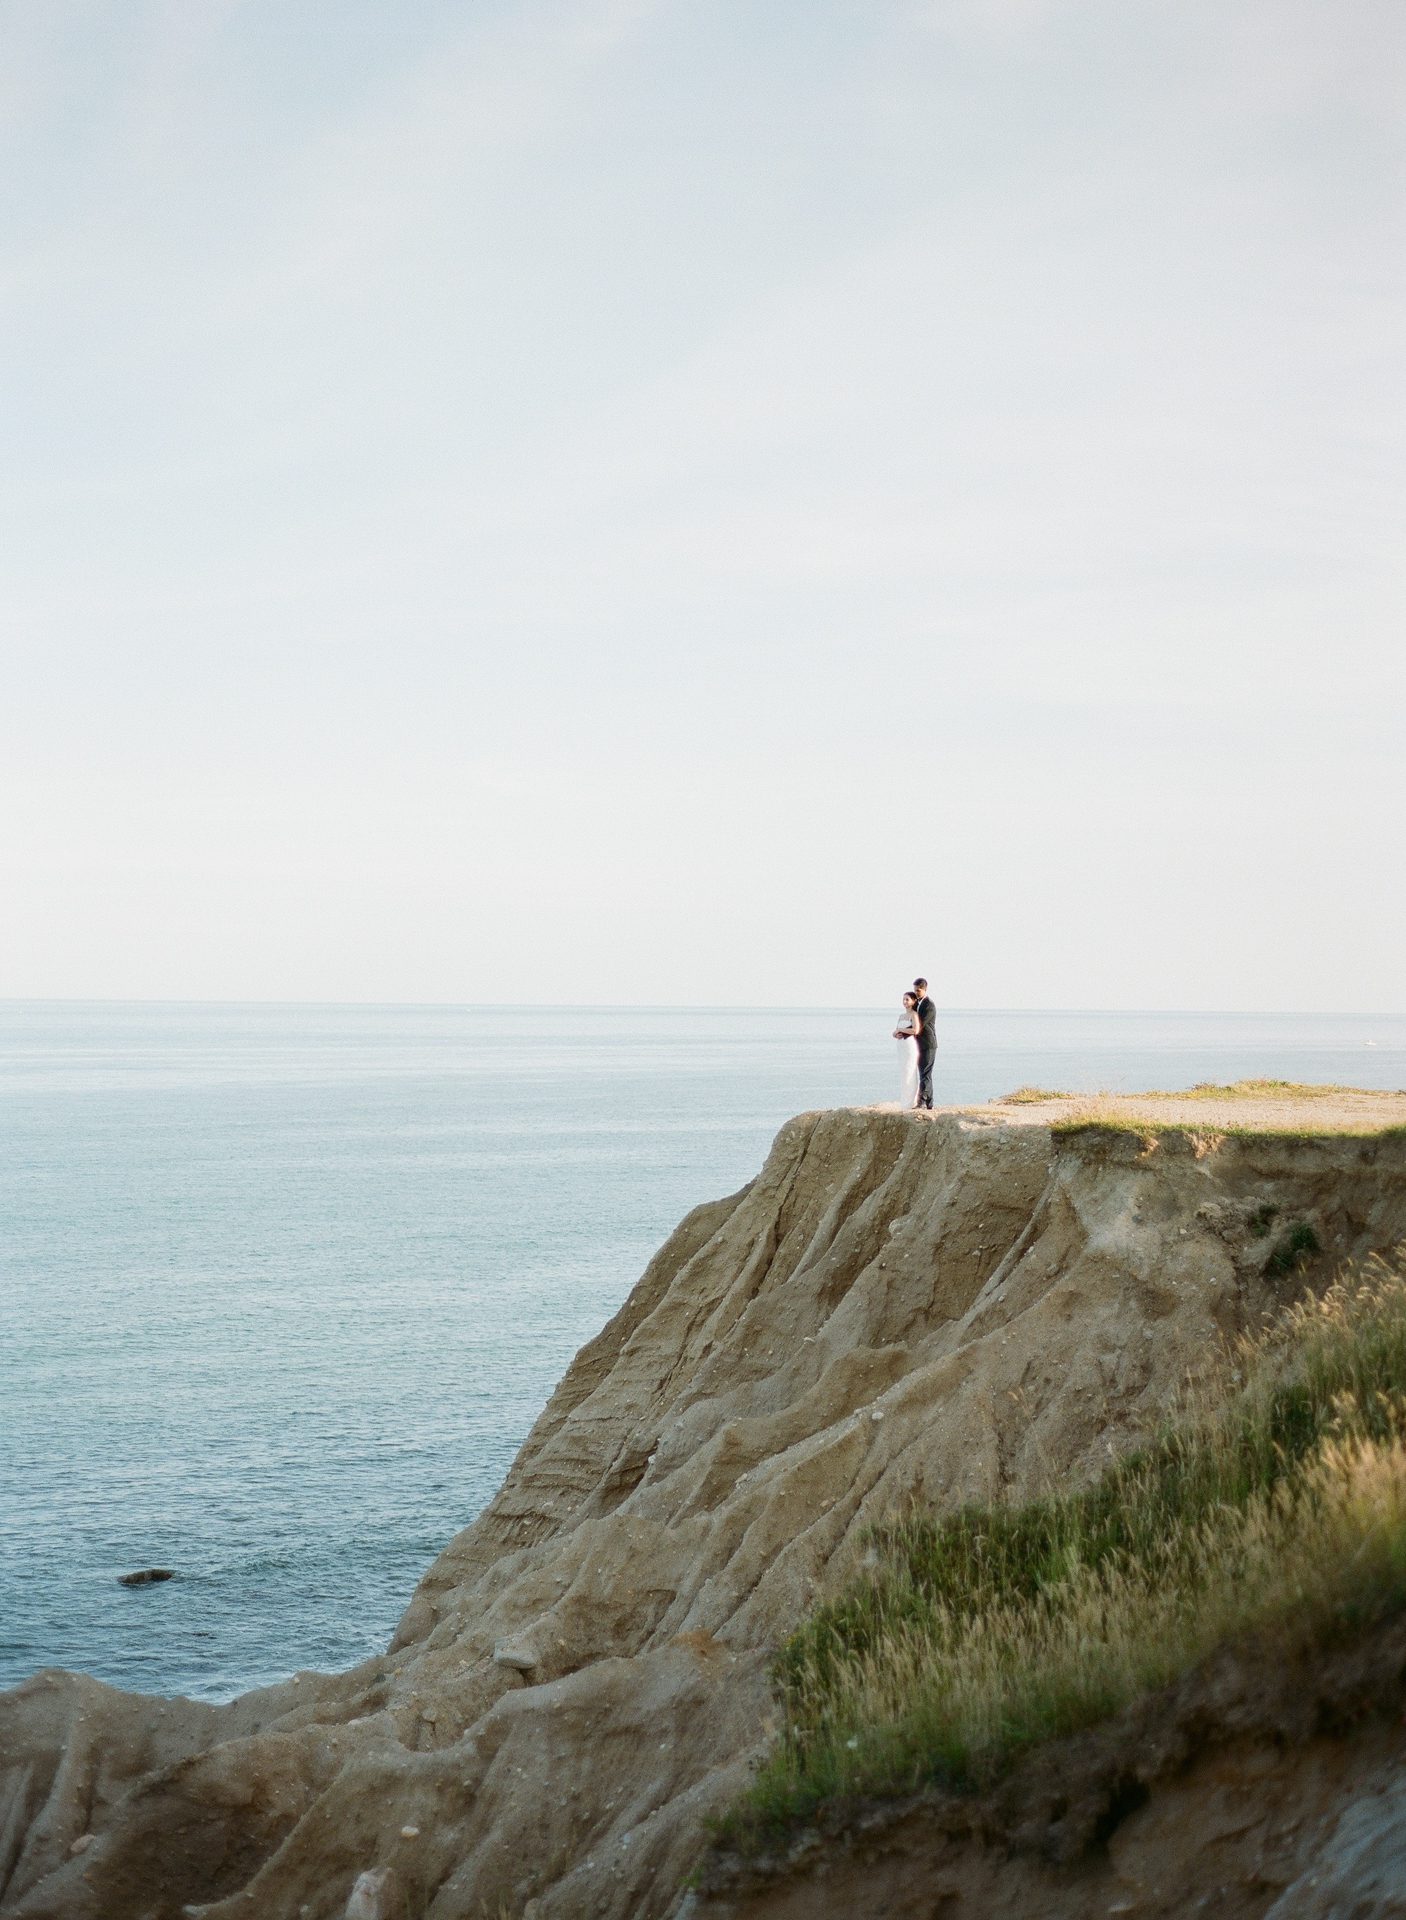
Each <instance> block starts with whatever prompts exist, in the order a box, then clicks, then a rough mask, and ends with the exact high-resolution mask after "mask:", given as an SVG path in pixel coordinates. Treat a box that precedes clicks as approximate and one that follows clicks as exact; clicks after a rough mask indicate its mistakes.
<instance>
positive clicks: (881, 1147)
mask: <svg viewBox="0 0 1406 1920" xmlns="http://www.w3.org/2000/svg"><path fill="white" fill-rule="evenodd" d="M1040 1111H1041V1110H1040V1109H1038V1108H1036V1109H1031V1110H1030V1111H1029V1113H1023V1114H1020V1115H1016V1114H1012V1113H1005V1112H1001V1111H992V1112H982V1111H980V1110H978V1111H975V1112H972V1113H966V1114H947V1115H938V1116H925V1115H916V1114H907V1113H899V1112H894V1111H884V1110H841V1111H837V1112H831V1113H823V1114H810V1115H805V1116H803V1117H802V1118H800V1119H798V1120H795V1121H793V1122H791V1123H790V1124H789V1125H788V1126H787V1127H786V1128H784V1129H783V1131H782V1132H781V1134H780V1135H779V1136H778V1138H777V1141H776V1143H775V1146H774V1147H773V1150H772V1152H771V1155H770V1157H769V1159H768V1161H767V1163H766V1166H765V1167H764V1169H763V1170H762V1172H761V1174H760V1175H759V1176H758V1178H757V1179H756V1180H755V1181H754V1182H753V1183H752V1184H751V1185H750V1186H749V1187H747V1188H745V1189H744V1190H743V1191H742V1192H741V1193H739V1194H735V1195H733V1196H732V1197H731V1198H730V1199H727V1200H722V1201H718V1202H715V1203H712V1204H710V1205H707V1206H704V1207H701V1208H699V1209H698V1210H697V1211H696V1212H694V1213H693V1214H691V1215H689V1217H688V1218H687V1219H686V1220H685V1221H684V1222H683V1223H682V1225H681V1226H680V1227H679V1228H678V1229H677V1231H676V1232H675V1233H674V1235H673V1236H672V1237H671V1239H670V1240H669V1241H668V1242H667V1244H666V1245H665V1246H664V1247H663V1248H662V1249H661V1251H660V1252H659V1254H658V1255H657V1256H656V1258H655V1259H654V1260H653V1261H652V1262H651V1264H650V1266H649V1268H648V1269H647V1271H646V1273H645V1275H644V1277H643V1278H642V1279H641V1281H640V1282H639V1284H638V1285H637V1286H636V1288H635V1289H634V1291H633V1293H632V1294H631V1295H630V1297H629V1299H628V1300H627V1301H626V1303H625V1305H624V1306H623V1307H622V1308H621V1310H620V1312H619V1313H618V1314H617V1315H616V1316H615V1318H614V1319H613V1320H612V1321H611V1322H610V1324H609V1325H608V1326H607V1327H606V1328H605V1329H604V1330H603V1331H602V1332H601V1333H600V1334H599V1335H598V1336H597V1338H596V1339H595V1340H593V1341H592V1342H590V1343H589V1345H587V1346H586V1347H585V1348H583V1350H582V1351H581V1353H580V1354H579V1355H578V1356H577V1358H576V1360H575V1362H574V1363H573V1365H572V1367H571V1368H570V1370H569V1371H568V1373H567V1375H566V1377H565V1378H564V1380H563V1381H562V1383H561V1385H560V1386H559V1387H558V1389H557V1391H556V1393H555V1394H554V1395H553V1397H552V1399H551V1401H550V1402H549V1403H548V1405H547V1407H546V1409H545V1411H544V1412H543V1414H542V1416H541V1418H540V1419H539V1420H538V1422H537V1424H536V1426H535V1427H534V1429H533V1431H532V1433H531V1434H530V1435H529V1437H528V1439H527V1441H526V1443H525V1445H524V1446H523V1448H522V1451H521V1453H520V1454H519V1456H518V1458H517V1460H516V1462H515V1463H514V1466H513V1468H512V1470H511V1472H510V1473H509V1475H508V1478H507V1480H506V1482H505V1483H504V1485H503V1487H502V1489H501V1491H500V1492H499V1493H498V1495H497V1496H496V1498H495V1499H494V1500H493V1501H492V1503H491V1504H490V1505H489V1506H488V1508H486V1509H485V1511H484V1512H483V1514H482V1515H481V1516H480V1517H479V1519H478V1520H477V1521H476V1522H475V1523H474V1525H473V1526H471V1527H469V1528H468V1529H467V1530H466V1531H465V1532H464V1533H462V1534H460V1535H459V1536H458V1538H457V1539H455V1540H454V1541H453V1542H452V1543H451V1544H450V1546H449V1547H448V1548H447V1549H446V1551H445V1552H444V1553H443V1554H442V1555H441V1556H440V1558H439V1560H438V1561H437V1562H436V1563H435V1564H434V1566H433V1567H431V1569H430V1570H429V1572H428V1573H427V1575H426V1576H425V1578H424V1580H423V1581H422V1583H421V1585H420V1588H419V1590H418V1592H417V1593H416V1595H415V1596H414V1599H413V1601H412V1602H411V1605H410V1607H409V1610H408V1611H407V1613H406V1615H405V1618H404V1620H403V1621H402V1623H401V1626H400V1629H399V1631H398V1633H397V1635H396V1638H395V1640H394V1642H393V1643H392V1646H391V1648H390V1650H389V1651H388V1653H387V1655H386V1656H385V1657H384V1658H383V1659H380V1660H375V1661H370V1662H367V1663H366V1664H364V1665H363V1666H361V1667H359V1668H357V1669H355V1670H353V1671H352V1672H351V1673H348V1674H343V1675H339V1676H334V1677H328V1676H318V1675H300V1676H298V1677H297V1678H295V1679H293V1680H290V1681H288V1682H286V1683H285V1684H283V1685H280V1686H278V1687H273V1688H269V1689H266V1690H263V1691H261V1692H259V1693H254V1694H250V1695H246V1696H245V1697H244V1698H242V1699H240V1700H237V1701H235V1702H233V1703H231V1704H230V1705H229V1706H226V1707H211V1706H202V1705H198V1704H194V1703H191V1702H187V1701H162V1700H154V1699H147V1698H142V1697H138V1696H133V1695H125V1694H121V1693H118V1692H116V1691H114V1690H113V1689H111V1688H107V1687H104V1686H101V1685H99V1684H98V1683H97V1682H95V1681H92V1680H87V1679H84V1678H81V1677H76V1676H73V1675H68V1674H62V1673H45V1674H41V1675H39V1676H38V1677H37V1678H36V1679H35V1680H33V1681H31V1682H29V1683H28V1684H27V1685H25V1686H23V1687H21V1688H19V1689H17V1690H15V1691H14V1692H12V1693H11V1694H9V1695H6V1696H3V1698H0V1888H2V1889H3V1893H0V1911H3V1912H4V1913H6V1914H14V1915H17V1916H18V1915H25V1916H31V1917H32V1920H38V1917H39V1916H51V1917H52V1920H168V1917H170V1920H174V1916H177V1915H181V1914H184V1913H187V1912H189V1911H190V1910H191V1909H197V1910H199V1911H201V1912H202V1913H204V1914H205V1915H206V1916H207V1920H340V1916H341V1915H342V1914H343V1913H344V1912H345V1910H346V1906H347V1902H348V1899H349V1896H350V1895H351V1893H352V1889H353V1886H354V1885H355V1883H356V1882H357V1881H358V1879H359V1878H360V1877H361V1876H362V1875H363V1874H366V1875H377V1874H381V1875H384V1876H385V1878H384V1880H383V1881H382V1882H379V1883H377V1884H383V1885H394V1886H395V1887H396V1888H398V1889H399V1890H400V1892H399V1893H398V1895H397V1897H398V1898H402V1899H403V1901H404V1903H405V1904H406V1905H407V1907H408V1910H409V1911H410V1912H411V1913H414V1914H425V1915H428V1916H431V1917H432V1920H470V1916H473V1917H474V1920H477V1916H479V1915H482V1914H488V1915H493V1916H499V1915H519V1914H521V1915H524V1916H528V1915H530V1916H532V1920H581V1917H582V1916H588V1915H599V1916H602V1917H605V1916H610V1917H612V1920H636V1917H637V1916H642V1915H665V1914H668V1913H670V1912H672V1911H674V1910H675V1908H676V1906H677V1904H678V1902H679V1900H680V1898H681V1894H680V1889H681V1887H682V1885H683V1882H684V1880H685V1878H686V1876H687V1875H688V1873H689V1872H690V1870H691V1869H692V1868H693V1867H694V1866H695V1864H696V1862H697V1860H698V1858H699V1855H700V1851H701V1848H702V1844H703V1835H704V1819H705V1816H706V1815H708V1814H709V1813H710V1812H714V1811H716V1810H718V1809H719V1808H721V1807H722V1806H723V1805H724V1804H725V1803H726V1802H727V1801H729V1800H730V1799H731V1798H732V1797H733V1795H734V1794H735V1793H736V1792H737V1791H738V1789H739V1788H740V1787H741V1786H742V1785H743V1784H744V1782H745V1779H746V1777H747V1773H748V1769H749V1766H750V1764H751V1762H752V1760H753V1758H754V1757H755V1755H756V1754H757V1752H758V1751H759V1750H760V1749H761V1747H762V1746H763V1745H764V1743H765V1741H766V1739H767V1737H768V1733H769V1731H770V1729H771V1725H772V1714H773V1710H774V1709H773V1704H772V1698H771V1693H770V1689H769V1686H768V1682H767V1662H768V1658H769V1655H770V1652H771V1650H772V1649H773V1648H774V1647H775V1645H776V1643H777V1641H778V1640H779V1639H780V1637H781V1636H783V1635H784V1634H785V1633H786V1632H787V1631H789V1629H790V1628H791V1627H792V1626H793V1625H794V1624H795V1622H796V1621H797V1620H798V1619H799V1618H800V1616H801V1615H802V1614H803V1613H804V1611H805V1610H806V1609H807V1608H808V1607H809V1606H810V1604H811V1603H812V1602H813V1600H814V1599H815V1598H816V1597H818V1596H820V1595H822V1594H824V1593H826V1592H829V1591H831V1590H833V1588H834V1587H835V1586H836V1585H837V1584H838V1583H839V1582H840V1581H842V1580H843V1579H844V1578H845V1577H846V1575H847V1574H848V1572H849V1571H850V1570H852V1568H853V1567H854V1566H855V1565H856V1563H857V1562H858V1561H859V1560H860V1559H861V1558H862V1556H863V1555H864V1553H865V1551H866V1547H865V1530H866V1528H867V1527H868V1526H869V1525H871V1524H872V1523H873V1522H874V1521H875V1520H877V1519H879V1518H881V1517H883V1516H884V1515H886V1514H888V1513H891V1512H892V1511H894V1510H896V1509H898V1508H900V1507H901V1506H902V1505H903V1504H904V1503H905V1502H907V1501H909V1500H911V1499H914V1498H917V1499H920V1500H923V1501H925V1502H928V1503H931V1504H935V1505H937V1506H944V1505H948V1504H950V1503H952V1502H955V1501H958V1500H961V1499H965V1498H967V1497H970V1496H978V1497H982V1498H988V1497H992V1496H999V1495H1002V1494H1010V1495H1016V1496H1019V1495H1025V1494H1028V1493H1031V1492H1033V1491H1035V1490H1037V1489H1039V1488H1041V1487H1043V1486H1046V1485H1049V1484H1051V1483H1053V1482H1056V1481H1060V1482H1063V1481H1066V1480H1068V1479H1070V1478H1071V1477H1076V1478H1077V1477H1086V1476H1089V1475H1091V1474H1093V1473H1094V1472H1095V1471H1096V1470H1097V1469H1098V1467H1099V1465H1100V1464H1101V1463H1102V1462H1103V1461H1105V1460H1106V1459H1107V1458H1108V1456H1109V1454H1110V1453H1111V1452H1112V1451H1113V1450H1115V1449H1117V1448H1119V1447H1122V1446H1125V1445H1127V1444H1129V1443H1130V1442H1131V1441H1132V1440H1133V1439H1134V1438H1135V1437H1136V1436H1137V1435H1139V1434H1140V1433H1143V1432H1145V1431H1146V1429H1147V1428H1148V1426H1149V1425H1150V1424H1152V1423H1154V1422H1155V1421H1156V1420H1157V1419H1158V1417H1159V1415H1160V1414H1161V1412H1162V1410H1163V1409H1164V1408H1165V1407H1166V1406H1167V1405H1168V1404H1169V1402H1170V1401H1171V1400H1172V1398H1173V1397H1174V1396H1175V1395H1177V1394H1178V1393H1179V1392H1181V1391H1182V1390H1183V1388H1184V1386H1185V1383H1186V1381H1187V1378H1188V1376H1196V1375H1199V1374H1202V1373H1204V1372H1206V1371H1207V1370H1208V1369H1212V1368H1214V1367H1215V1366H1217V1365H1218V1364H1220V1356H1221V1354H1222V1351H1223V1341H1224V1337H1225V1336H1227V1335H1233V1334H1235V1333H1236V1332H1238V1331H1240V1330H1243V1329H1245V1328H1247V1327H1248V1326H1250V1325H1252V1324H1254V1323H1256V1322H1257V1321H1258V1320H1259V1319H1260V1318H1261V1316H1262V1315H1263V1314H1264V1313H1265V1312H1266V1311H1267V1310H1269V1309H1270V1308H1271V1307H1272V1306H1273V1305H1274V1304H1275V1303H1276V1301H1278V1300H1280V1299H1282V1298H1284V1297H1286V1295H1287V1294H1288V1293H1290V1292H1295V1291H1297V1290H1299V1288H1300V1287H1301V1286H1302V1285H1303V1283H1304V1280H1305V1279H1306V1278H1308V1279H1312V1278H1313V1277H1314V1275H1315V1273H1316V1274H1318V1275H1320V1276H1326V1274H1327V1272H1328V1271H1330V1270H1331V1269H1332V1268H1334V1267H1336V1266H1337V1265H1338V1264H1340V1263H1341V1262H1342V1261H1344V1260H1346V1259H1351V1258H1358V1257H1361V1256H1363V1255H1365V1254H1367V1253H1368V1252H1371V1251H1373V1250H1377V1249H1383V1248H1387V1247H1390V1246H1392V1245H1394V1244H1395V1243H1396V1242H1398V1241H1400V1240H1402V1239H1406V1140H1403V1139H1402V1138H1400V1137H1395V1136H1390V1135H1387V1136H1376V1137H1374V1136H1366V1135H1364V1136H1362V1137H1343V1138H1334V1137H1326V1138H1322V1139H1305V1138H1295V1137H1289V1136H1284V1137H1276V1136H1273V1135H1262V1136H1256V1137H1246V1138H1235V1137H1230V1136H1212V1135H1205V1134H1201V1135H1191V1134H1172V1135H1165V1136H1161V1137H1158V1136H1156V1135H1154V1134H1151V1133H1149V1134H1147V1135H1145V1136H1139V1135H1138V1134H1135V1133H1118V1132H1112V1131H1107V1130H1103V1129H1099V1128H1092V1129H1088V1130H1085V1131H1083V1132H1076V1133H1074V1134H1071V1135H1068V1136H1057V1135H1055V1134H1054V1133H1052V1132H1051V1130H1050V1128H1049V1126H1048V1125H1046V1124H1042V1123H1041V1119H1040ZM1017 1122H1019V1123H1017ZM1269 1221H1273V1222H1282V1223H1290V1222H1292V1223H1301V1224H1303V1225H1305V1226H1307V1227H1309V1228H1311V1230H1312V1234H1311V1238H1312V1242H1313V1244H1316V1245H1317V1246H1318V1247H1320V1248H1321V1249H1322V1252H1321V1253H1320V1254H1319V1255H1318V1256H1316V1260H1315V1262H1313V1263H1311V1264H1310V1266H1309V1267H1308V1268H1307V1269H1305V1270H1302V1271H1296V1270H1294V1269H1293V1268H1292V1267H1291V1266H1290V1265H1288V1264H1287V1263H1284V1262H1278V1263H1276V1260H1275V1257H1274V1254H1275V1248H1276V1247H1277V1246H1279V1245H1281V1242H1280V1241H1279V1240H1278V1239H1276V1235H1275V1232H1271V1231H1266V1230H1265V1225H1266V1222H1269ZM1354 1831H1355V1830H1354ZM80 1843H81V1844H80ZM1347 1845H1348V1840H1345V1841H1344V1846H1347ZM370 1884H371V1883H370V1882H363V1891H362V1894H360V1895H358V1898H362V1899H363V1900H365V1899H369V1898H370V1897H371V1894H370V1893H368V1892H367V1891H366V1889H367V1887H368V1886H369V1885H370Z"/></svg>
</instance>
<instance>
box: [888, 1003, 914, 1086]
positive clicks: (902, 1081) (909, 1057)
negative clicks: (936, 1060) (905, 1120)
mask: <svg viewBox="0 0 1406 1920" xmlns="http://www.w3.org/2000/svg"><path fill="white" fill-rule="evenodd" d="M905 1020H906V1021H908V1023H909V1024H910V1026H911V1025H916V1016H915V1015H913V1014H911V1013H910V1012H909V1011H908V1009H907V1007H900V1008H899V1010H898V1018H897V1019H896V1020H895V1021H894V1023H893V1024H894V1025H895V1026H896V1027H901V1026H902V1025H903V1023H904V1021H905ZM894 1045H895V1046H896V1047H897V1048H898V1085H899V1094H898V1097H899V1099H900V1100H901V1101H902V1103H903V1105H904V1106H905V1107H916V1106H917V1104H918V1036H917V1034H916V1033H914V1034H904V1036H903V1038H902V1039H901V1040H895V1041H894Z"/></svg>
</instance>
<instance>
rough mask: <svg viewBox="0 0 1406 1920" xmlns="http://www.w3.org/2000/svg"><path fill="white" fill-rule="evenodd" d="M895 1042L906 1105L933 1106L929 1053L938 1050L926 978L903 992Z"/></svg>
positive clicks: (935, 1014) (902, 1094)
mask: <svg viewBox="0 0 1406 1920" xmlns="http://www.w3.org/2000/svg"><path fill="white" fill-rule="evenodd" d="M893 1037H894V1039H895V1040H896V1041H897V1042H898V1071H899V1075H900V1085H901V1087H902V1092H901V1093H900V1095H899V1099H900V1101H901V1102H902V1104H903V1105H904V1106H905V1107H926V1108H927V1109H928V1110H929V1111H931V1109H932V1057H933V1055H934V1054H935V1053H936V1052H937V1009H936V1007H934V1005H933V1003H932V1001H931V1000H929V998H928V983H927V981H926V980H915V981H914V982H913V986H912V989H911V991H910V992H908V993H905V994H904V996H903V1011H902V1013H901V1014H900V1015H899V1016H898V1025H897V1026H896V1027H895V1028H894V1030H893Z"/></svg>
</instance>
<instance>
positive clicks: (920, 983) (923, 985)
mask: <svg viewBox="0 0 1406 1920" xmlns="http://www.w3.org/2000/svg"><path fill="white" fill-rule="evenodd" d="M913 985H914V986H915V987H921V988H922V989H923V991H924V993H926V992H927V986H928V983H927V981H926V980H915V981H914V982H913Z"/></svg>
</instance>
